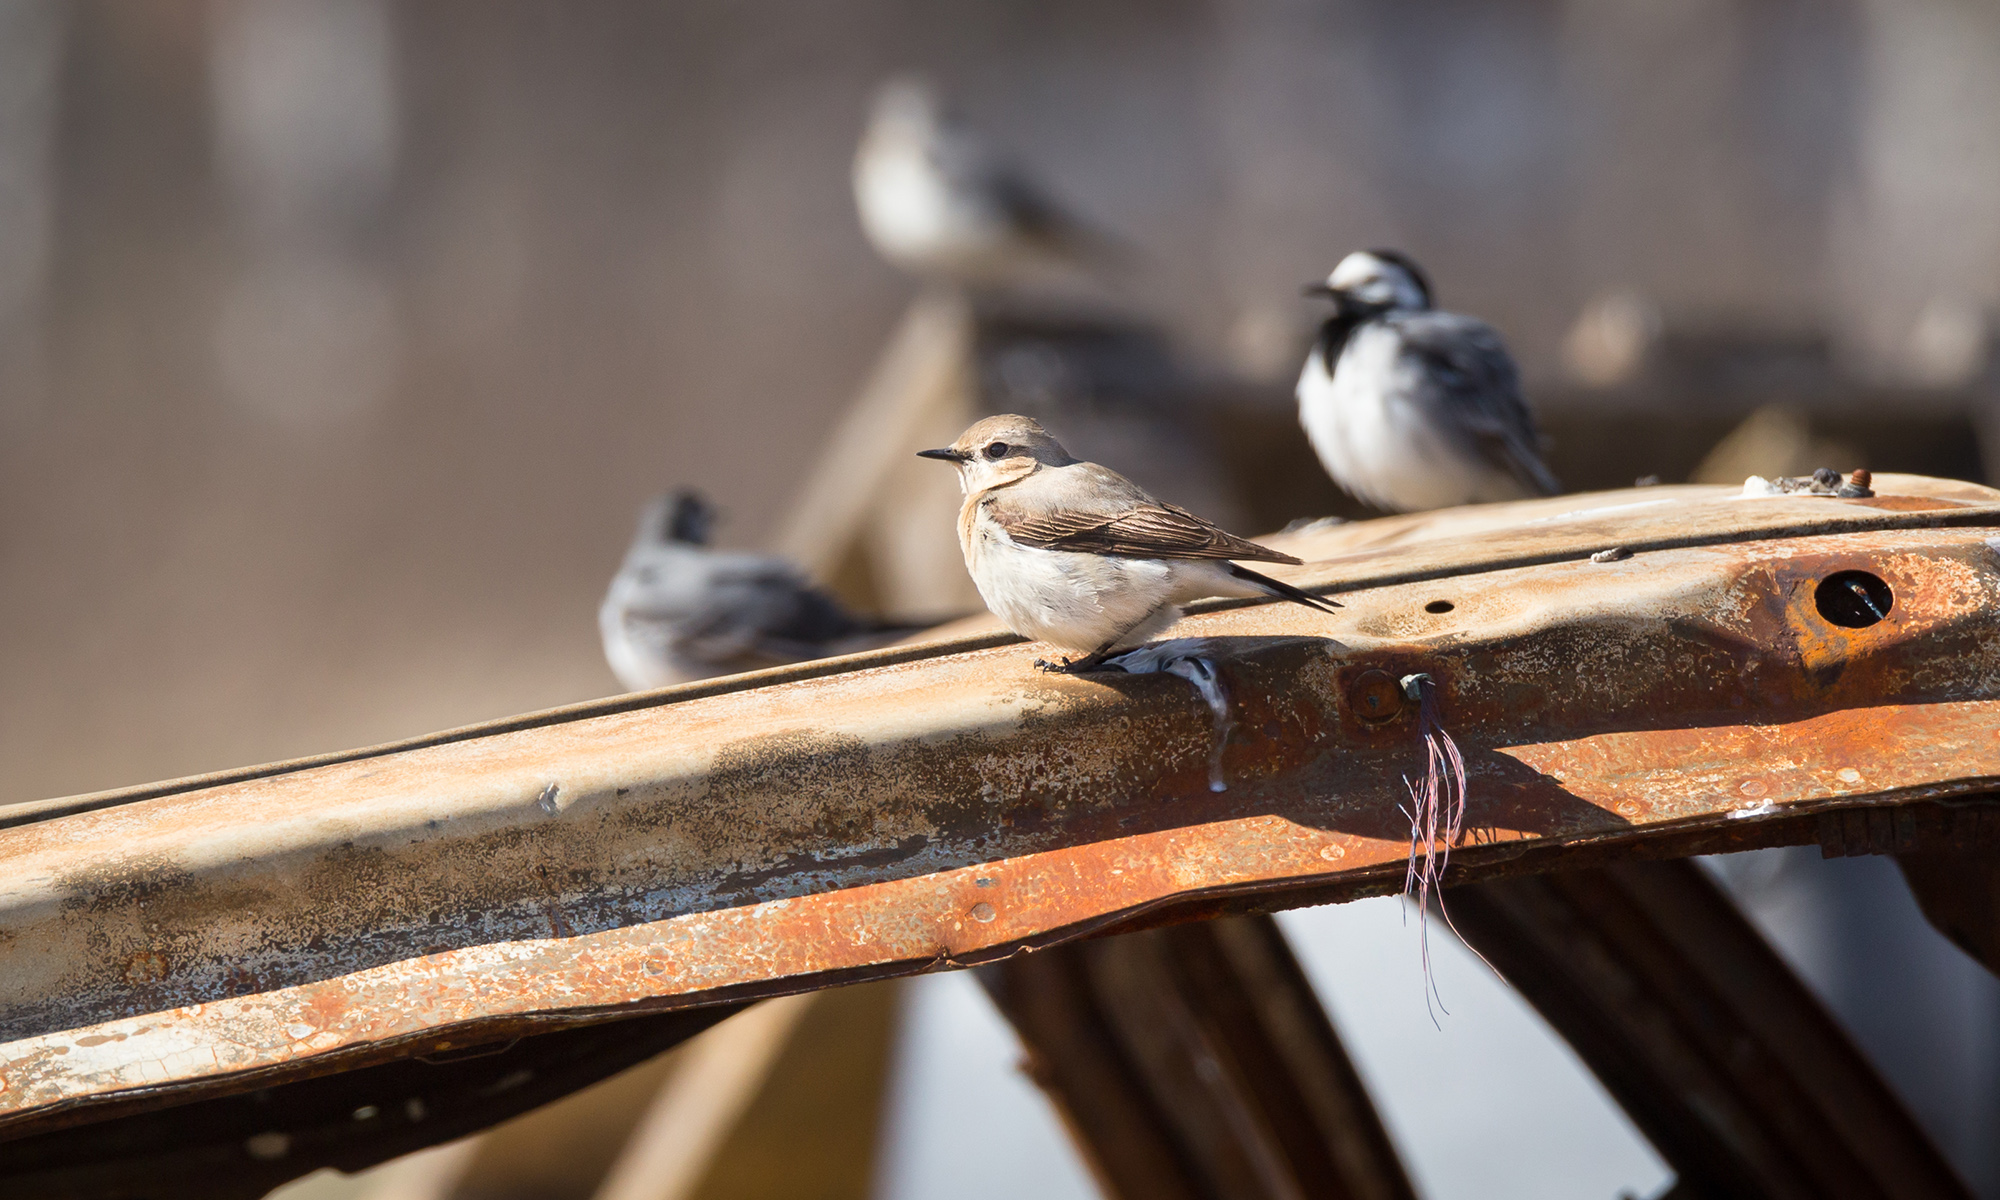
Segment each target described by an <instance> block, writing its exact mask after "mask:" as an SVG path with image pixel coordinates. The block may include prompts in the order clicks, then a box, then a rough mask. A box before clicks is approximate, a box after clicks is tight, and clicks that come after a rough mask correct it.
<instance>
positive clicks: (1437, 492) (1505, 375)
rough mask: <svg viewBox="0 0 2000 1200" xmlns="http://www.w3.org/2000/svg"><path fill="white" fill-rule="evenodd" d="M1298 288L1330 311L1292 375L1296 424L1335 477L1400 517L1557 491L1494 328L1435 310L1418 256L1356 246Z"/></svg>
mask: <svg viewBox="0 0 2000 1200" xmlns="http://www.w3.org/2000/svg"><path fill="white" fill-rule="evenodd" d="M1305 290H1306V293H1307V294H1308V295H1317V296H1324V297H1326V298H1327V299H1329V300H1331V301H1333V305H1334V308H1333V315H1332V316H1330V317H1328V318H1327V319H1326V321H1325V322H1324V323H1323V324H1322V325H1321V326H1320V331H1319V337H1318V338H1317V339H1316V340H1315V341H1314V343H1313V348H1312V352H1311V353H1310V354H1309V355H1307V357H1306V365H1305V370H1304V372H1303V373H1301V374H1300V375H1299V386H1298V398H1299V423H1300V424H1302V425H1304V426H1305V430H1306V436H1307V438H1309V439H1310V440H1311V441H1312V446H1313V450H1314V451H1315V452H1316V453H1317V454H1318V455H1319V461H1320V464H1321V465H1322V466H1324V467H1325V468H1326V473H1327V474H1328V475H1331V476H1333V481H1334V482H1335V483H1337V484H1339V485H1340V486H1341V487H1342V488H1344V489H1346V490H1347V491H1348V492H1350V493H1352V494H1353V495H1354V496H1355V497H1356V498H1357V499H1360V500H1362V501H1365V502H1367V503H1369V504H1372V505H1375V506H1376V507H1377V508H1384V509H1390V510H1392V511H1400V512H1415V511H1419V510H1422V509H1430V508H1446V507H1449V506H1451V505H1454V504H1476V503H1480V502H1483V501H1488V500H1517V499H1521V498H1523V497H1527V496H1543V495H1549V494H1552V493H1554V492H1558V491H1560V490H1562V485H1560V484H1559V483H1557V482H1556V478H1555V476H1554V475H1552V474H1550V473H1549V469H1548V467H1547V466H1546V465H1544V464H1543V462H1542V456H1541V441H1542V439H1541V434H1540V432H1539V431H1538V430H1537V429H1536V427H1535V418H1534V414H1533V413H1531V412H1530V411H1529V410H1528V405H1527V402H1526V401H1524V400H1523V399H1522V398H1521V381H1520V374H1519V372H1518V371H1516V370H1515V367H1514V360H1513V358H1512V357H1510V356H1509V355H1508V353H1507V347H1506V345H1505V344H1504V343H1502V342H1501V340H1500V335H1499V334H1498V333H1496V332H1494V330H1493V327H1492V326H1490V325H1488V324H1486V323H1485V322H1484V321H1479V320H1475V319H1474V318H1472V317H1466V316H1460V315H1459V314H1457V313H1448V312H1439V311H1437V310H1435V309H1433V308H1432V307H1431V288H1430V281H1429V280H1428V279H1426V278H1425V277H1424V273H1423V271H1422V270H1421V269H1420V268H1419V267H1418V266H1417V264H1416V263H1414V262H1412V261H1410V259H1409V258H1407V257H1405V256H1404V255H1402V254H1399V253H1397V252H1396V251H1394V250H1359V251H1356V252H1355V253H1353V254H1350V255H1348V256H1347V257H1346V258H1343V259H1341V260H1340V265H1339V266H1336V267H1335V268H1334V269H1333V273H1332V274H1331V275H1328V276H1327V277H1326V282H1324V283H1317V284H1312V285H1310V286H1308V287H1307V288H1306V289H1305Z"/></svg>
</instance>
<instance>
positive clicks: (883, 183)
mask: <svg viewBox="0 0 2000 1200" xmlns="http://www.w3.org/2000/svg"><path fill="white" fill-rule="evenodd" d="M854 199H855V203H856V205H857V206H858V207H859V209H860V210H861V226H862V229H863V231H864V232H866V233H867V235H868V240H869V241H870V242H872V243H873V244H874V246H875V249H876V250H877V251H879V252H880V253H881V254H882V256H883V257H884V258H887V259H888V260H889V261H890V262H892V263H894V264H895V265H897V266H899V267H901V268H903V269H904V270H906V271H910V272H912V273H914V274H918V275H927V276H941V277H944V278H947V279H951V280H954V281H957V282H961V283H986V284H990V283H1001V282H1013V281H1018V280H1019V279H1020V278H1021V277H1022V276H1023V275H1024V274H1026V275H1032V274H1034V273H1037V272H1042V271H1046V270H1047V269H1049V268H1050V267H1052V266H1063V265H1068V266H1089V265H1116V264H1118V263H1119V262H1121V261H1122V260H1124V259H1125V257H1126V255H1127V251H1126V250H1125V248H1124V247H1123V246H1122V245H1121V244H1120V243H1119V242H1118V241H1117V240H1116V239H1115V238H1112V237H1110V236H1108V235H1106V234H1104V233H1102V232H1100V231H1098V230H1096V229H1094V228H1093V227H1091V226H1090V225H1088V224H1086V223H1085V222H1083V221H1081V220H1079V219H1077V218H1076V217H1074V216H1072V215H1070V214H1069V213H1068V212H1066V211H1065V210H1064V209H1063V208H1062V206H1060V205H1058V204H1057V203H1056V202H1055V201H1054V200H1052V199H1050V198H1049V197H1048V196H1047V195H1046V194H1045V193H1044V192H1043V191H1042V189H1041V188H1040V187H1039V186H1038V185H1037V184H1036V183H1035V181H1034V180H1033V179H1031V178H1030V177H1029V176H1028V175H1027V174H1026V173H1025V172H1023V171H1022V170H1020V169H1019V167H1017V166H1016V165H1015V164H1014V163H1012V162H1009V161H1007V160H1006V159H1005V158H1004V157H1003V156H1002V155H1001V154H1000V153H999V152H998V151H996V150H995V149H994V147H993V146H992V145H991V144H990V143H988V142H987V140H986V139H985V138H984V137H982V136H980V133H979V131H978V130H976V129H974V128H972V127H971V126H970V125H967V124H965V123H964V122H963V121H961V120H960V119H959V118H958V117H957V115H956V114H954V113H953V112H951V111H950V110H949V109H948V108H947V107H946V106H945V104H944V102H943V101H942V100H941V99H940V98H939V97H938V95H937V94H936V93H935V92H934V91H933V90H932V89H931V88H930V87H929V86H928V85H927V84H925V83H924V82H923V81H921V80H918V79H915V78H909V77H904V78H897V79H892V80H890V81H889V82H887V83H885V84H883V85H882V87H881V88H880V89H879V90H878V91H877V92H876V95H875V103H874V107H873V109H872V111H871V113H870V117H869V121H868V129H867V131H866V132H865V133H864V134H863V135H862V138H861V145H860V148H859V149H858V150H857V151H856V152H855V156H854Z"/></svg>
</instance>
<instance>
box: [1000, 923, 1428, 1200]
mask: <svg viewBox="0 0 2000 1200" xmlns="http://www.w3.org/2000/svg"><path fill="white" fill-rule="evenodd" d="M979 974H980V979H981V982H983V983H984V984H985V985H986V987H987V990H988V992H989V993H990V994H991V995H992V996H993V997H994V1000H995V1002H996V1003H998V1004H999V1006H1000V1008H1001V1011H1002V1012H1004V1013H1005V1014H1006V1015H1007V1017H1008V1019H1009V1020H1010V1021H1011V1022H1013V1024H1014V1028H1015V1029H1016V1031H1017V1032H1019V1033H1020V1035H1021V1038H1022V1041H1023V1042H1024V1043H1025V1044H1026V1045H1027V1047H1028V1056H1029V1070H1030V1072H1031V1074H1032V1075H1033V1077H1034V1078H1035V1081H1036V1082H1037V1083H1039V1084H1040V1085H1041V1086H1042V1088H1043V1090H1044V1091H1046V1092H1047V1093H1048V1094H1049V1097H1050V1099H1051V1100H1052V1101H1053V1102H1054V1104H1055V1105H1056V1108H1057V1110H1058V1111H1059V1112H1060V1113H1061V1114H1062V1116H1063V1120H1064V1123H1065V1124H1066V1125H1067V1126H1068V1128H1069V1130H1070V1133H1071V1136H1072V1137H1073V1138H1074V1139H1075V1140H1076V1142H1077V1145H1078V1147H1079V1149H1081V1150H1082V1152H1083V1154H1084V1157H1085V1159H1086V1160H1087V1161H1088V1162H1089V1163H1090V1164H1091V1166H1092V1169H1093V1172H1094V1174H1095V1175H1096V1176H1097V1179H1098V1182H1099V1183H1100V1185H1101V1186H1102V1187H1103V1189H1104V1191H1105V1193H1106V1194H1107V1195H1109V1196H1116V1197H1125V1198H1127V1200H1140V1198H1142V1197H1144V1198H1146V1200H1152V1198H1154V1197H1160V1198H1163V1200H1173V1198H1175V1197H1189V1198H1195V1197H1200V1198H1212V1200H1289V1198H1292V1197H1299V1198H1303V1197H1307V1196H1312V1197H1324V1198H1325V1200H1414V1196H1415V1193H1414V1192H1413V1191H1412V1190H1411V1188H1410V1183H1409V1179H1408V1178H1407V1177H1406V1176H1405V1174H1404V1172H1403V1168H1402V1163H1401V1162H1400V1161H1399V1160H1398V1159H1397V1157H1396V1151H1395V1148H1394V1147H1393V1146H1392V1145H1391V1144H1390V1142H1389V1136H1388V1134H1387V1132H1386V1131H1384V1129H1383V1128H1382V1122H1381V1120H1380V1118H1379V1117H1377V1115H1376V1113H1375V1109H1374V1106H1373V1105H1372V1104H1371V1103H1370V1101H1369V1099H1368V1092H1367V1089H1366V1088H1365V1087H1364V1086H1363V1085H1362V1083H1361V1079H1360V1076H1359V1075H1357V1074H1356V1073H1355V1070H1354V1065H1353V1063H1352V1062H1351V1061H1350V1060H1349V1059H1348V1057H1347V1053H1346V1051H1345V1050H1344V1049H1343V1048H1342V1046H1341V1044H1340V1038H1339V1036H1338V1035H1337V1034H1336V1033H1335V1032H1334V1029H1333V1025H1332V1023H1331V1021H1329V1020H1328V1018H1327V1016H1326V1013H1325V1010H1324V1009H1323V1008H1321V1006H1320V1003H1319V1000H1318V998H1317V997H1315V996H1314V995H1313V991H1312V987H1311V985H1310V984H1309V983H1307V981H1306V977H1305V973H1304V972H1303V971H1302V970H1300V968H1299V965H1298V962H1297V961H1296V960H1295V959H1294V958H1293V957H1292V953H1291V949H1290V947H1289V946H1287V945H1286V944H1285V939H1284V935H1283V934H1282V933H1280V932H1279V930H1278V926H1277V923H1276V922H1275V921H1273V920H1272V919H1271V918H1269V917H1239V918H1232V919H1223V920H1217V921H1210V922H1204V923H1199V924H1189V925H1180V926H1176V927H1174V928H1171V929H1161V930H1151V931H1147V932H1143V933H1131V934H1125V935H1123V936H1121V937H1113V938H1102V939H1098V940H1094V941H1086V942H1079V943H1073V944H1070V945H1066V946H1060V947H1057V948H1055V949H1052V950H1046V951H1042V952H1040V953H1035V954H1024V955H1019V956H1017V957H1014V958H1010V959H1008V960H1006V961H1005V962H1003V963H999V964H995V965H991V966H987V967H982V968H980V970H979Z"/></svg>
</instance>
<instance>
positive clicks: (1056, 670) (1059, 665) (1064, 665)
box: [1035, 658, 1070, 675]
mask: <svg viewBox="0 0 2000 1200" xmlns="http://www.w3.org/2000/svg"><path fill="white" fill-rule="evenodd" d="M1035 670H1037V671H1047V672H1048V673H1050V674H1051V675H1067V674H1069V672H1070V665H1069V659H1067V658H1065V659H1063V660H1062V661H1060V662H1050V661H1049V660H1048V659H1046V658H1038V659H1036V660H1035Z"/></svg>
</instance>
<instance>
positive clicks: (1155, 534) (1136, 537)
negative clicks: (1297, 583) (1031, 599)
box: [988, 501, 1299, 563]
mask: <svg viewBox="0 0 2000 1200" xmlns="http://www.w3.org/2000/svg"><path fill="white" fill-rule="evenodd" d="M988 513H989V515H990V516H991V517H992V518H993V520H994V522H995V523H996V524H998V525H999V526H1000V528H1002V529H1004V530H1006V531H1007V536H1008V537H1010V538H1013V539H1014V540H1015V541H1016V542H1019V543H1020V544H1021V545H1024V546H1034V547H1036V548H1037V549H1041V550H1075V551H1080V552H1082V553H1085V554H1116V555H1120V556H1122V557H1126V558H1219V559H1238V560H1241V561H1243V562H1274V563H1296V562H1298V561H1299V560H1298V559H1296V558H1293V557H1292V556H1291V555H1289V554H1280V553H1279V552H1278V551H1276V550H1273V549H1271V548H1269V547H1268V546H1259V545H1258V544H1257V543H1255V542H1252V541H1247V540H1245V539H1243V538H1240V537H1237V536H1236V535H1235V534H1233V533H1229V532H1228V531H1226V530H1223V529H1220V528H1218V527H1217V526H1215V525H1212V524H1210V523H1209V522H1207V521H1204V520H1202V519H1201V518H1200V517H1197V516H1195V515H1194V514H1193V513H1191V512H1189V511H1187V510H1186V509H1184V508H1176V507H1175V506H1173V505H1171V504H1166V503H1163V502H1160V501H1154V502H1152V503H1150V504H1141V505H1137V506H1134V507H1132V508H1128V509H1124V510H1122V511H1120V512H1115V513H1103V512H1085V511H1080V510H1077V509H1069V508H1057V509H1049V510H1045V511H1043V512H1038V513H1034V514H1032V515H1030V514H1029V513H1027V512H1024V511H1022V509H1021V508H1020V507H1017V506H1013V505H1007V504H994V505H992V506H991V507H990V508H989V509H988Z"/></svg>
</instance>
